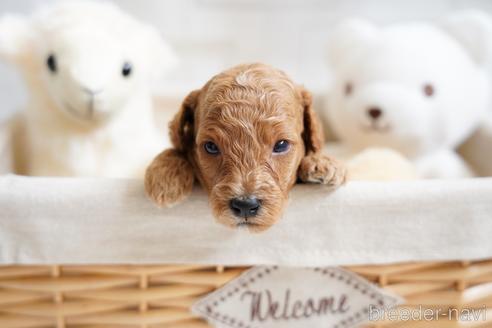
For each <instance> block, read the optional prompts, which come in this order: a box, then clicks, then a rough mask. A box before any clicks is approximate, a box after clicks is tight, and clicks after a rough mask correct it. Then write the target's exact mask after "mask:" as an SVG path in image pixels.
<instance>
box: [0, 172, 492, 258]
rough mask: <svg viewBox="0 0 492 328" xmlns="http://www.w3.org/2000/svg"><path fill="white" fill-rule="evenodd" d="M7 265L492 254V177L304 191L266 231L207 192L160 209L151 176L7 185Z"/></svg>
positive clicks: (2, 185)
mask: <svg viewBox="0 0 492 328" xmlns="http://www.w3.org/2000/svg"><path fill="white" fill-rule="evenodd" d="M0 209H1V210H0V211H1V212H0V240H1V249H0V263H1V264H9V263H16V264H50V263H104V264H110V263H133V264H138V263H188V264H207V265H221V264H223V265H260V264H276V265H295V266H325V265H341V264H343V265H352V264H367V263H373V264H374V263H393V262H402V261H426V260H440V261H445V260H461V259H467V260H473V259H481V258H487V257H490V256H491V255H492V242H491V235H492V220H491V218H490V216H491V213H492V178H481V179H467V180H450V181H432V180H428V181H414V182H391V183H388V182H384V183H379V182H350V183H348V184H347V185H346V186H344V187H342V188H340V189H338V190H337V191H335V192H332V191H330V190H329V189H326V188H324V187H321V186H313V185H299V186H296V187H295V188H294V190H293V191H292V193H291V198H290V203H289V205H288V207H287V208H286V210H285V213H284V215H283V217H282V219H281V220H280V221H279V222H278V223H277V224H276V225H275V226H273V227H272V228H271V229H270V230H268V231H266V232H264V233H260V234H250V233H248V232H246V231H240V230H231V229H229V228H226V227H222V226H221V225H219V224H217V223H216V222H215V221H214V219H213V218H212V216H211V211H210V208H209V206H208V204H207V197H206V195H205V194H204V193H203V192H201V191H200V190H196V191H195V192H194V193H193V195H192V197H191V198H190V199H189V200H187V201H186V202H184V203H183V204H180V205H177V206H175V207H173V208H171V209H158V208H156V207H155V206H154V204H153V203H152V202H151V201H149V200H148V199H147V198H146V196H145V193H144V190H143V183H142V182H141V181H133V180H111V179H102V180H101V179H72V178H26V177H19V176H13V175H10V176H4V177H1V178H0Z"/></svg>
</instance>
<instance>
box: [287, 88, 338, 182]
mask: <svg viewBox="0 0 492 328" xmlns="http://www.w3.org/2000/svg"><path fill="white" fill-rule="evenodd" d="M300 94H301V99H302V104H303V106H304V114H303V121H304V130H303V132H302V138H303V140H304V146H305V149H306V150H305V155H304V157H303V158H302V160H301V163H300V165H299V168H298V171H297V176H298V178H299V179H300V180H301V181H302V182H308V183H321V184H326V185H330V186H333V187H337V186H339V185H341V184H343V183H344V182H345V176H346V171H345V168H344V167H343V165H341V164H340V163H339V162H337V161H336V160H335V159H333V158H331V157H329V156H326V155H324V154H323V153H322V150H323V146H324V137H323V130H322V129H321V125H320V121H319V119H318V117H317V115H316V113H315V112H314V110H313V106H312V96H311V93H310V92H309V91H307V90H305V89H304V88H301V89H300Z"/></svg>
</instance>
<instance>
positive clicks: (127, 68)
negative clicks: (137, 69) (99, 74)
mask: <svg viewBox="0 0 492 328" xmlns="http://www.w3.org/2000/svg"><path fill="white" fill-rule="evenodd" d="M132 70H133V67H132V64H130V63H129V62H125V63H124V64H123V67H122V68H121V75H123V76H124V77H128V76H130V74H132Z"/></svg>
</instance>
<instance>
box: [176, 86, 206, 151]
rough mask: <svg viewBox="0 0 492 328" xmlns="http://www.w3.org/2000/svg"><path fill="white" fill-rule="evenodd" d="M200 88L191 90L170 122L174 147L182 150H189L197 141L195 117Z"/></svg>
mask: <svg viewBox="0 0 492 328" xmlns="http://www.w3.org/2000/svg"><path fill="white" fill-rule="evenodd" d="M199 95H200V90H195V91H192V92H190V94H188V95H187V96H186V98H185V99H184V101H183V104H182V105H181V109H180V110H179V112H178V113H177V114H176V115H175V116H174V118H173V120H172V121H171V122H170V123H169V136H170V137H171V142H172V143H173V146H174V148H176V149H177V150H179V151H181V152H186V151H187V150H189V149H190V148H191V147H192V146H193V143H194V142H195V132H194V123H195V122H194V117H195V108H196V106H197V103H198V96H199Z"/></svg>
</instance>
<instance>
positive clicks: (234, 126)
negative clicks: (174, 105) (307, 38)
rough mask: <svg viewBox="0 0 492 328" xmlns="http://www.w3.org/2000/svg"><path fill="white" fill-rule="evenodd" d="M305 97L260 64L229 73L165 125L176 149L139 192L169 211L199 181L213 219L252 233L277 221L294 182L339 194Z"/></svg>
mask: <svg viewBox="0 0 492 328" xmlns="http://www.w3.org/2000/svg"><path fill="white" fill-rule="evenodd" d="M311 102H312V99H311V95H310V93H309V92H308V91H306V90H305V89H304V88H302V87H299V86H297V85H296V84H294V83H293V82H292V81H291V80H290V79H289V78H288V77H287V75H286V74H285V73H284V72H282V71H279V70H277V69H274V68H272V67H270V66H267V65H264V64H258V63H257V64H248V65H239V66H236V67H233V68H231V69H229V70H226V71H225V72H222V73H220V74H218V75H216V76H214V77H213V78H212V79H211V80H210V81H208V82H207V83H206V84H205V86H204V87H203V88H202V89H200V90H195V91H192V92H191V93H190V94H189V95H188V96H187V97H186V98H185V100H184V102H183V104H182V106H181V109H180V111H179V112H178V113H177V114H176V116H175V117H174V119H173V120H172V121H171V123H170V125H169V127H170V135H171V141H172V143H173V145H174V148H172V149H168V150H165V151H164V152H162V153H161V154H159V155H158V156H157V157H156V158H155V159H154V161H153V162H152V163H151V164H150V166H149V167H148V169H147V172H146V177H145V188H146V191H147V193H148V195H149V196H150V198H152V199H153V200H154V201H155V202H156V203H157V204H159V205H161V206H171V205H173V204H175V203H178V202H180V201H181V200H183V199H184V198H185V197H186V196H187V195H189V194H190V192H191V190H192V187H193V183H194V181H195V179H197V180H198V181H199V182H200V184H201V185H202V186H203V187H204V188H205V189H206V190H207V192H208V194H209V198H210V204H211V207H212V210H213V213H214V216H215V217H216V219H217V220H218V221H219V222H220V223H222V224H224V225H226V226H229V227H245V228H248V229H249V230H250V231H253V232H258V231H262V230H265V229H267V228H269V227H270V226H272V225H273V224H274V223H275V222H276V221H277V220H278V219H279V217H280V215H281V213H282V209H283V207H284V205H285V202H286V200H287V198H288V193H289V190H290V189H291V188H292V186H293V185H294V184H295V182H296V181H297V180H300V181H302V182H310V183H321V184H325V185H329V186H332V187H337V186H339V185H340V184H342V183H343V182H344V181H345V169H344V168H343V167H341V166H340V164H338V163H337V162H336V161H335V160H334V159H332V158H330V157H328V156H326V155H323V154H322V153H321V150H322V148H323V135H322V130H321V128H320V124H319V122H318V118H317V117H316V115H315V113H314V111H313V109H312V106H311Z"/></svg>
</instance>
